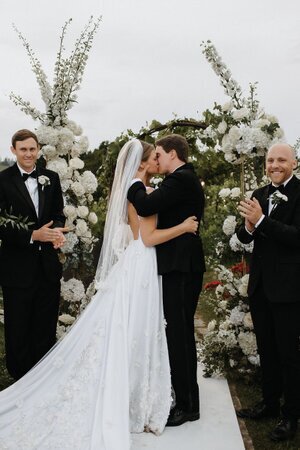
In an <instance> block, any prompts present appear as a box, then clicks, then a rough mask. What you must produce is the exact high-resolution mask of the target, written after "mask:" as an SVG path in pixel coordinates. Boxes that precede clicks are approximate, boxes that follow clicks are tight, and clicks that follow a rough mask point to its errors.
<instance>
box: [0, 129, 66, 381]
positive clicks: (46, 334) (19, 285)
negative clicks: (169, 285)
mask: <svg viewBox="0 0 300 450" xmlns="http://www.w3.org/2000/svg"><path fill="white" fill-rule="evenodd" d="M11 151H12V153H13V154H14V155H15V156H16V160H17V161H16V163H15V164H14V165H13V166H12V167H9V168H8V169H6V170H4V171H3V172H1V173H0V209H1V212H7V213H10V214H13V215H15V216H22V217H23V218H26V217H27V218H28V220H29V222H30V225H29V227H28V229H22V228H21V229H19V228H17V227H16V226H11V225H8V226H5V227H4V226H3V227H0V239H1V240H2V244H1V247H0V284H1V286H2V291H3V301H4V322H5V324H4V330H5V347H6V365H7V370H8V372H9V373H10V375H11V376H12V377H13V378H15V379H19V378H21V377H22V376H23V375H24V374H25V373H26V372H28V370H29V369H31V367H33V366H34V365H35V364H36V363H37V362H38V361H39V360H40V359H41V358H42V357H43V356H44V355H45V353H47V351H48V350H49V349H50V348H51V347H52V346H53V344H54V343H55V335H56V322H57V317H58V306H59V298H60V278H61V274H62V267H61V264H60V262H59V260H58V255H57V251H56V249H57V248H59V247H61V246H62V245H63V243H64V240H65V238H64V236H63V231H66V230H65V229H64V228H62V227H63V226H64V223H65V218H64V216H63V212H62V210H63V198H62V192H61V186H60V181H59V177H58V175H57V173H55V172H52V171H50V170H46V169H40V168H37V167H36V161H37V156H38V152H39V144H38V140H37V137H36V135H35V134H34V133H32V132H31V131H29V130H19V131H17V132H16V133H15V134H14V136H13V137H12V147H11Z"/></svg>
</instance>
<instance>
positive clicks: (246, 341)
mask: <svg viewBox="0 0 300 450" xmlns="http://www.w3.org/2000/svg"><path fill="white" fill-rule="evenodd" d="M238 343H239V346H240V347H241V349H242V352H243V353H244V354H245V355H247V356H250V355H256V353H257V344H256V337H255V334H254V333H253V332H252V331H241V332H240V333H239V335H238Z"/></svg>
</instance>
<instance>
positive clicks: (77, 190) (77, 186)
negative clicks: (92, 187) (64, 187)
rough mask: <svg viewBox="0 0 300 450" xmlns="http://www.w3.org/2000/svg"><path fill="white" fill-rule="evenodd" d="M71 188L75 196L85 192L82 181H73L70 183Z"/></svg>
mask: <svg viewBox="0 0 300 450" xmlns="http://www.w3.org/2000/svg"><path fill="white" fill-rule="evenodd" d="M71 189H72V191H73V192H74V194H75V195H76V197H82V196H83V195H84V194H85V188H84V186H83V184H82V183H80V182H79V181H75V182H74V183H72V184H71Z"/></svg>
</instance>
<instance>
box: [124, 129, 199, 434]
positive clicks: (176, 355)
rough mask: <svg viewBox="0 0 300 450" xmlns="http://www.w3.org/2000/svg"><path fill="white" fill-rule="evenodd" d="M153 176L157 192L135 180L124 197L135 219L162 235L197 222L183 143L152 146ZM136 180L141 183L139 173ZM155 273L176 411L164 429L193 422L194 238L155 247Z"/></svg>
mask: <svg viewBox="0 0 300 450" xmlns="http://www.w3.org/2000/svg"><path fill="white" fill-rule="evenodd" d="M156 154H157V158H158V164H159V172H160V173H163V174H167V176H166V177H165V179H164V180H163V182H162V183H161V186H160V187H159V188H158V189H156V190H154V191H153V192H152V193H151V194H149V195H148V194H147V193H146V190H145V186H144V184H143V183H142V182H141V181H140V180H137V182H134V183H133V184H132V186H131V187H130V189H129V191H128V200H129V201H130V202H131V203H132V204H133V205H134V207H135V208H136V210H137V212H138V214H139V215H140V216H143V217H146V216H151V215H153V214H158V222H157V227H158V228H159V229H165V228H169V227H173V226H175V225H178V224H179V223H181V222H182V221H183V220H184V219H186V218H187V217H189V216H196V217H197V220H198V222H200V220H201V218H202V216H203V209H204V194H203V190H202V186H201V184H200V182H199V179H198V177H197V175H196V174H195V172H194V169H193V166H192V164H189V163H187V158H188V143H187V141H186V139H185V138H184V137H182V136H179V135H176V134H173V135H169V136H166V137H164V138H162V139H159V140H158V141H157V142H156ZM137 177H140V178H141V179H143V174H142V172H140V173H139V172H138V173H137ZM156 252H157V262H158V273H159V274H161V275H162V283H163V303H164V314H165V318H166V321H167V328H166V333H167V341H168V349H169V357H170V366H171V377H172V385H173V388H174V391H175V395H176V407H175V408H173V409H172V411H171V413H170V416H169V419H168V423H167V425H168V426H177V425H181V424H182V423H184V422H187V421H193V420H197V419H199V390H198V384H197V355H196V347H195V337H194V314H195V311H196V306H197V302H198V298H199V294H200V291H201V287H202V279H203V272H204V271H205V263H204V256H203V249H202V242H201V239H200V237H199V234H198V233H197V234H195V235H194V234H192V233H186V234H184V235H182V236H179V237H177V238H175V239H172V240H171V241H168V242H165V243H163V244H160V245H158V246H156Z"/></svg>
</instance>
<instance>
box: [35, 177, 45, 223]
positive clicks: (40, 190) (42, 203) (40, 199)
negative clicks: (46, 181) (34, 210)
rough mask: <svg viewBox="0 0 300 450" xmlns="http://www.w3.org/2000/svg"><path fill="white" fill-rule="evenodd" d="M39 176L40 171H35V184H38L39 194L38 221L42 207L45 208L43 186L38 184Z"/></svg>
mask: <svg viewBox="0 0 300 450" xmlns="http://www.w3.org/2000/svg"><path fill="white" fill-rule="evenodd" d="M40 175H41V173H40V171H39V170H38V171H37V182H38V192H39V220H40V219H41V217H42V214H43V211H44V206H45V189H44V186H42V185H41V184H40V183H39V181H38V180H39V176H40Z"/></svg>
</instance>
